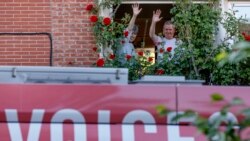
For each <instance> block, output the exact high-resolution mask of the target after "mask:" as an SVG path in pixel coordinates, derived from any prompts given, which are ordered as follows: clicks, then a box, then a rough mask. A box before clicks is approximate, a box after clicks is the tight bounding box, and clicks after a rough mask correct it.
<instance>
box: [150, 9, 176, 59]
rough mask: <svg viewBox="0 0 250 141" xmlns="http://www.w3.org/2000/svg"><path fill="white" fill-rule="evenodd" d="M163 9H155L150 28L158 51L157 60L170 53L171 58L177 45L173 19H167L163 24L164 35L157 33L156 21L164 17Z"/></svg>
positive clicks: (151, 36)
mask: <svg viewBox="0 0 250 141" xmlns="http://www.w3.org/2000/svg"><path fill="white" fill-rule="evenodd" d="M160 15H161V10H159V9H157V10H156V11H153V17H152V23H151V26H150V29H149V36H150V38H151V39H152V40H153V42H154V44H155V46H157V48H156V52H157V61H158V62H161V61H162V60H163V55H164V54H168V55H169V59H171V58H172V57H173V56H174V50H175V48H176V47H177V40H176V38H174V34H175V26H174V24H173V23H172V22H171V21H166V22H165V23H164V25H163V37H161V36H158V35H156V34H155V27H156V23H157V22H159V21H160V20H161V19H162V17H160Z"/></svg>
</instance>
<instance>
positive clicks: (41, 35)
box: [0, 0, 97, 66]
mask: <svg viewBox="0 0 250 141" xmlns="http://www.w3.org/2000/svg"><path fill="white" fill-rule="evenodd" d="M91 1H92V0H1V1H0V54H1V55H0V65H32V66H48V65H53V66H90V65H91V64H93V62H95V60H96V58H97V54H96V53H94V52H93V51H92V48H93V46H95V42H94V38H93V35H92V33H91V24H90V22H89V20H88V19H89V18H88V16H89V15H88V13H87V11H85V10H84V7H85V5H86V4H87V3H90V2H91ZM50 37H51V38H50ZM51 39H52V40H51ZM51 41H52V43H53V46H51ZM51 47H52V48H51ZM51 49H52V52H51Z"/></svg>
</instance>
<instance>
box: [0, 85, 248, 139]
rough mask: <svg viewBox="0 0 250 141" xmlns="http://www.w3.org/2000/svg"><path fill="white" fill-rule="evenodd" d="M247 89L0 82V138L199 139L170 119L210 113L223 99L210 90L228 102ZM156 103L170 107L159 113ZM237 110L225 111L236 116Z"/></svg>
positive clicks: (212, 112) (189, 130)
mask: <svg viewBox="0 0 250 141" xmlns="http://www.w3.org/2000/svg"><path fill="white" fill-rule="evenodd" d="M249 92H250V87H208V86H174V85H172V86H166V85H158V86H157V85H72V84H0V103H1V104H0V137H1V138H0V140H3V141H10V140H11V141H25V140H27V141H47V140H48V141H49V140H51V141H73V140H75V141H152V140H157V141H204V140H205V138H204V136H201V135H198V136H197V131H196V129H195V128H194V127H193V126H184V125H177V124H176V123H171V122H170V118H171V117H173V116H174V115H176V114H177V113H179V112H183V111H184V110H187V109H193V110H195V111H198V112H199V113H200V114H201V115H205V116H206V117H208V118H210V117H211V116H214V115H215V116H216V112H218V111H219V109H220V107H221V106H222V105H224V104H225V103H223V102H220V103H213V102H211V101H210V95H211V94H213V93H220V94H222V95H224V96H225V98H226V100H228V101H230V100H231V99H232V98H233V97H236V96H237V97H241V98H243V99H244V100H246V99H249V98H250V96H249ZM245 102H246V105H247V106H249V105H250V103H249V102H248V101H245ZM159 104H162V105H164V106H166V107H168V108H169V109H172V111H173V112H171V113H170V114H168V115H166V116H164V117H160V116H159V115H158V114H157V113H156V109H155V107H156V106H157V105H159ZM238 110H239V108H235V109H233V111H232V113H231V114H232V115H230V117H232V116H233V117H235V119H236V121H238V120H240V119H238V118H237V116H235V113H236V112H237V111H238ZM182 122H185V123H187V122H190V120H185V119H184V120H183V121H182ZM173 124H174V125H173Z"/></svg>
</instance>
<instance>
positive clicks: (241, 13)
mask: <svg viewBox="0 0 250 141" xmlns="http://www.w3.org/2000/svg"><path fill="white" fill-rule="evenodd" d="M228 5H229V7H230V8H231V9H232V10H233V11H237V12H236V13H235V16H236V17H237V18H240V17H242V18H244V19H246V22H244V23H241V26H240V32H245V33H247V34H250V1H230V2H229V3H228Z"/></svg>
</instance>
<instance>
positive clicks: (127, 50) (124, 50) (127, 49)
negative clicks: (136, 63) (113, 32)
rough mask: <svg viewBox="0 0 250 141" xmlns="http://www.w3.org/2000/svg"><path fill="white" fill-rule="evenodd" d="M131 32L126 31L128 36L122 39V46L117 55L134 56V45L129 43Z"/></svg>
mask: <svg viewBox="0 0 250 141" xmlns="http://www.w3.org/2000/svg"><path fill="white" fill-rule="evenodd" d="M131 35H132V31H128V36H127V37H125V38H124V39H123V41H124V42H123V45H122V47H121V48H120V49H119V55H130V56H136V53H135V47H134V44H133V43H131V42H129V40H130V38H131Z"/></svg>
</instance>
